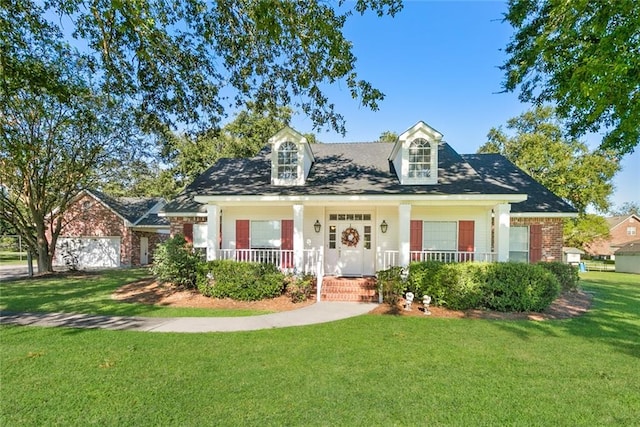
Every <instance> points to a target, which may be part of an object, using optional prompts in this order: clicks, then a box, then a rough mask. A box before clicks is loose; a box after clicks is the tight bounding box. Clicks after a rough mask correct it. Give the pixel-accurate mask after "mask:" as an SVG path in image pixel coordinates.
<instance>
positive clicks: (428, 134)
mask: <svg viewBox="0 0 640 427" xmlns="http://www.w3.org/2000/svg"><path fill="white" fill-rule="evenodd" d="M441 142H442V134H441V133H440V132H438V131H437V130H435V129H434V128H432V127H430V126H429V125H427V124H426V123H424V122H418V123H416V124H415V125H414V126H412V127H411V128H409V129H407V131H405V132H404V133H402V134H401V135H400V136H398V140H397V141H396V143H395V144H394V146H393V149H392V150H391V154H390V155H389V160H390V161H391V162H392V163H393V167H394V169H395V170H396V174H397V176H398V180H399V181H400V184H402V185H435V184H437V183H438V151H439V145H440V144H441Z"/></svg>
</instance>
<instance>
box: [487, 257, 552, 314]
mask: <svg viewBox="0 0 640 427" xmlns="http://www.w3.org/2000/svg"><path fill="white" fill-rule="evenodd" d="M483 294H484V297H483V307H484V308H488V309H490V310H496V311H542V310H544V309H545V308H547V307H548V306H549V305H550V304H551V303H552V302H553V300H555V299H556V298H557V297H558V295H560V283H558V279H556V277H555V276H554V275H553V273H551V272H549V271H547V270H546V269H544V268H543V267H541V266H539V265H530V264H521V263H512V262H507V263H496V264H491V265H490V266H489V268H488V269H487V272H486V276H485V278H484V284H483Z"/></svg>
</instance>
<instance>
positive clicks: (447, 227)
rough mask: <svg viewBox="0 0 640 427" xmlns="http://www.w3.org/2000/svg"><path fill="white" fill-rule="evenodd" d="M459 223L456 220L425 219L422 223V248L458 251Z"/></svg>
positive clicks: (426, 249)
mask: <svg viewBox="0 0 640 427" xmlns="http://www.w3.org/2000/svg"><path fill="white" fill-rule="evenodd" d="M457 249H458V223H457V222H455V221H425V222H424V223H423V225H422V250H425V251H454V252H455V251H456V250H457Z"/></svg>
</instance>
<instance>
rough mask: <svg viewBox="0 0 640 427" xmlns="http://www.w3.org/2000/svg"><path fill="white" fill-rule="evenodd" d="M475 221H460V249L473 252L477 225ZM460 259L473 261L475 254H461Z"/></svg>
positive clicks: (460, 250)
mask: <svg viewBox="0 0 640 427" xmlns="http://www.w3.org/2000/svg"><path fill="white" fill-rule="evenodd" d="M475 226H476V223H475V222H474V221H459V222H458V251H459V252H473V251H474V250H475V228H476V227H475ZM459 261H473V254H460V260H459Z"/></svg>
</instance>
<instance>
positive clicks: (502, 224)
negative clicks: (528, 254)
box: [495, 203, 511, 262]
mask: <svg viewBox="0 0 640 427" xmlns="http://www.w3.org/2000/svg"><path fill="white" fill-rule="evenodd" d="M510 212H511V205H510V204H508V203H504V204H501V205H498V206H496V208H495V221H496V224H495V227H496V252H497V253H498V261H500V262H506V261H509V228H510V227H511V213H510Z"/></svg>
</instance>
